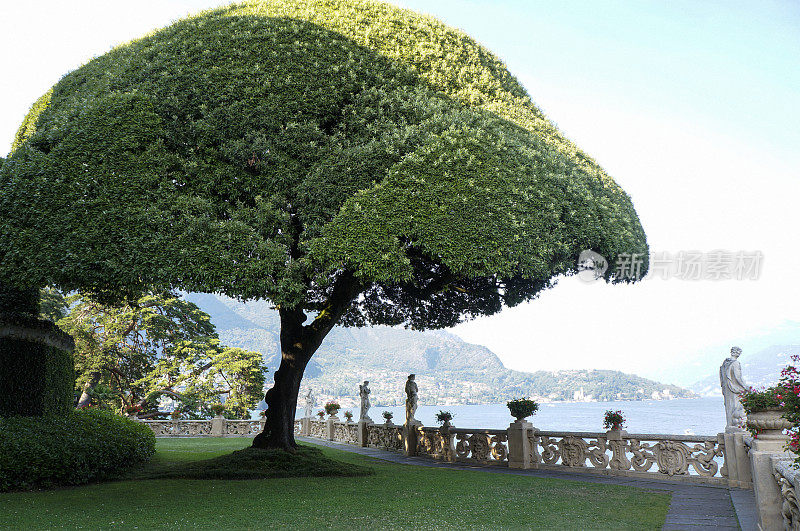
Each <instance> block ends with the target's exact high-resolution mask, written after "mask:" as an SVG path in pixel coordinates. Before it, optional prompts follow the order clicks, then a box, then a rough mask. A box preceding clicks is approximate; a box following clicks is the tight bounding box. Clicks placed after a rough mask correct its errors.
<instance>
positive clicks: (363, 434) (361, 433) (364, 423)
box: [358, 420, 372, 448]
mask: <svg viewBox="0 0 800 531" xmlns="http://www.w3.org/2000/svg"><path fill="white" fill-rule="evenodd" d="M371 425H372V421H371V420H359V421H358V445H359V446H361V447H362V448H364V447H366V446H367V445H368V444H369V427H370V426H371Z"/></svg>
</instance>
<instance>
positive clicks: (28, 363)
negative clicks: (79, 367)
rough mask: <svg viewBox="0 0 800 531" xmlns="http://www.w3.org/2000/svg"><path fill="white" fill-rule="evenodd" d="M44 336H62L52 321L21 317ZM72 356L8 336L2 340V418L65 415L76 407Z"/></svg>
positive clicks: (62, 351) (0, 343) (0, 386)
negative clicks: (10, 416)
mask: <svg viewBox="0 0 800 531" xmlns="http://www.w3.org/2000/svg"><path fill="white" fill-rule="evenodd" d="M14 323H15V324H17V325H20V326H23V327H24V328H26V329H28V330H30V331H32V332H34V333H37V334H41V335H58V336H60V335H63V333H61V332H60V330H58V328H57V327H56V326H55V325H54V324H53V323H51V322H48V321H40V320H38V319H36V318H34V317H18V318H17V319H16V320H15V321H14ZM74 384H75V372H74V369H73V365H72V356H71V355H70V353H69V352H67V351H65V350H62V349H60V348H58V347H56V346H51V345H46V344H44V343H41V342H34V341H28V340H26V339H19V338H12V337H5V338H3V339H2V341H0V415H1V416H9V415H64V414H66V413H68V412H69V411H70V410H71V409H72V406H73V401H74V393H73V386H74Z"/></svg>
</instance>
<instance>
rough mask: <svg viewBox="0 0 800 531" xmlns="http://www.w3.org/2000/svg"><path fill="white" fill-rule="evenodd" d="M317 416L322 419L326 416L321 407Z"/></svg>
mask: <svg viewBox="0 0 800 531" xmlns="http://www.w3.org/2000/svg"><path fill="white" fill-rule="evenodd" d="M317 416H318V417H319V418H320V419H324V418H325V412H324V411H322V410H321V409H320V410H319V411H317Z"/></svg>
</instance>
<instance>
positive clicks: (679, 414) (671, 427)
mask: <svg viewBox="0 0 800 531" xmlns="http://www.w3.org/2000/svg"><path fill="white" fill-rule="evenodd" d="M301 402H302V399H301ZM442 409H443V410H446V411H449V412H450V413H452V414H453V420H452V424H453V426H456V427H458V428H487V429H505V428H508V424H509V423H510V422H511V421H513V420H514V419H513V418H512V417H511V415H509V413H508V408H507V407H506V405H505V404H484V405H464V406H419V408H418V409H417V414H416V417H417V419H419V420H420V421H422V423H423V424H424V425H425V426H437V425H438V424H437V423H436V413H437V412H439V410H442ZM609 409H612V410H615V411H616V410H618V409H619V410H622V412H623V414H624V415H625V418H626V419H627V426H626V427H625V429H626V430H627V431H628V433H670V434H680V435H682V434H692V435H716V434H717V433H720V432H722V431H725V407H724V405H723V402H722V397H721V396H720V397H711V398H695V399H682V400H642V401H623V402H554V403H547V404H540V406H539V411H538V412H537V413H536V415H534V416H533V417H531V418H530V419H528V420H529V421H530V422H532V423H533V425H534V426H536V427H537V428H539V429H540V430H544V431H589V432H599V431H605V430H604V429H603V414H604V413H605V412H606V410H609ZM352 411H353V413H354V414H355V415H356V419H357V418H358V410H357V409H355V408H354V409H352ZM384 411H391V412H392V413H393V414H394V418H393V419H392V420H393V421H394V422H395V424H401V423H402V422H403V421H404V420H405V408H404V407H383V406H374V407H372V408H371V409H370V411H369V415H370V417H372V420H373V421H375V422H378V423H380V422H383V417H382V413H383V412H384ZM301 415H302V413H301ZM339 417H340V418H343V417H342V414H341V412H340V414H339Z"/></svg>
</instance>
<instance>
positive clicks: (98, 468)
mask: <svg viewBox="0 0 800 531" xmlns="http://www.w3.org/2000/svg"><path fill="white" fill-rule="evenodd" d="M0 448H2V449H3V451H2V452H0V491H8V490H25V489H34V488H49V487H54V486H63V485H80V484H82V483H88V482H90V481H97V480H101V479H106V478H110V477H115V476H116V475H118V474H119V473H120V472H122V471H124V470H126V469H128V468H130V467H132V466H135V465H138V464H140V463H143V462H145V461H147V460H148V459H149V458H150V457H151V456H152V455H153V453H154V452H155V436H154V435H153V432H152V431H151V430H150V429H149V428H148V427H147V426H145V425H144V424H140V423H138V422H134V421H132V420H129V419H126V418H123V417H120V416H118V415H114V414H113V413H109V412H105V411H92V410H81V411H72V412H70V414H69V415H65V416H59V417H56V416H45V417H0Z"/></svg>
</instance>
